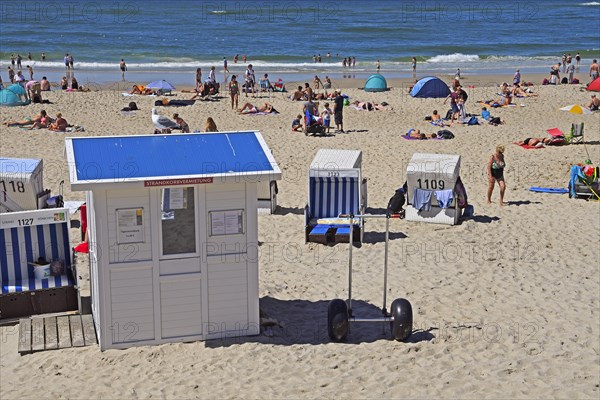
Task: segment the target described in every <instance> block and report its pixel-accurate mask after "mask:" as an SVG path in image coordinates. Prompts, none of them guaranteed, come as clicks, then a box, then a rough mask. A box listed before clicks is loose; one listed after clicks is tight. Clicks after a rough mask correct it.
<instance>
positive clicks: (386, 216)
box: [338, 214, 402, 219]
mask: <svg viewBox="0 0 600 400" xmlns="http://www.w3.org/2000/svg"><path fill="white" fill-rule="evenodd" d="M338 218H348V219H352V218H363V219H368V218H398V219H400V218H402V214H340V215H338Z"/></svg>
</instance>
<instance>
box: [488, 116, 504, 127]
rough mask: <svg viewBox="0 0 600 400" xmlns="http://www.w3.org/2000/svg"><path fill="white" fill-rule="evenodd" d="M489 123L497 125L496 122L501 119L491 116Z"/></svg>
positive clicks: (499, 122) (500, 121)
mask: <svg viewBox="0 0 600 400" xmlns="http://www.w3.org/2000/svg"><path fill="white" fill-rule="evenodd" d="M490 123H491V124H495V125H498V124H501V123H502V120H500V117H493V118H490Z"/></svg>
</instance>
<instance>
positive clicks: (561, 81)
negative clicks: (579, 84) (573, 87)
mask: <svg viewBox="0 0 600 400" xmlns="http://www.w3.org/2000/svg"><path fill="white" fill-rule="evenodd" d="M560 83H561V84H563V85H565V84H567V83H569V80H568V79H567V78H566V77H564V78H562V79H561V80H560Z"/></svg>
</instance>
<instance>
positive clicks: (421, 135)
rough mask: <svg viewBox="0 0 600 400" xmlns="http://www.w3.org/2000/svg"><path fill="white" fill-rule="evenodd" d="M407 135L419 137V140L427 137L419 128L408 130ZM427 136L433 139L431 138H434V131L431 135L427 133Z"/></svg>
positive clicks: (414, 137)
mask: <svg viewBox="0 0 600 400" xmlns="http://www.w3.org/2000/svg"><path fill="white" fill-rule="evenodd" d="M407 136H408V137H410V138H413V139H421V140H425V139H428V137H427V135H426V134H424V133H421V130H420V129H411V130H409V131H408V134H407ZM429 137H431V138H432V139H433V138H436V137H437V135H436V134H435V133H432V134H431V135H429Z"/></svg>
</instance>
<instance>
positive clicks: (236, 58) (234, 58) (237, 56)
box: [233, 54, 240, 64]
mask: <svg viewBox="0 0 600 400" xmlns="http://www.w3.org/2000/svg"><path fill="white" fill-rule="evenodd" d="M239 57H240V55H239V54H236V55H235V56H234V57H233V63H234V64H237V62H238V58H239Z"/></svg>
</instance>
